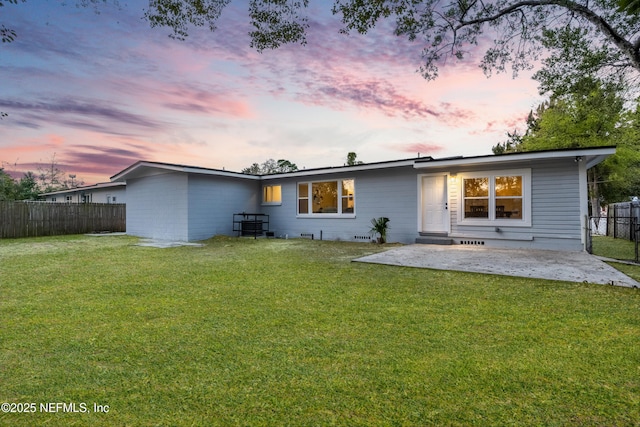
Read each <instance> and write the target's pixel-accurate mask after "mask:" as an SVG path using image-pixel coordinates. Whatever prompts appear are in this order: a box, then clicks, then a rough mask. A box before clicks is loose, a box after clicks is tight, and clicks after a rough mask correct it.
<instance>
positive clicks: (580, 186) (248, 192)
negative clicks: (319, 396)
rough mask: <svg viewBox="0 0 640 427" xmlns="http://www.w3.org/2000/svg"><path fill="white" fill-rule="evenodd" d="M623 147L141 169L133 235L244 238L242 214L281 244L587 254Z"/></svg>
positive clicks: (131, 182)
mask: <svg viewBox="0 0 640 427" xmlns="http://www.w3.org/2000/svg"><path fill="white" fill-rule="evenodd" d="M614 153H615V148H614V147H599V148H580V149H564V150H549V151H538V152H526V153H511V154H504V155H499V156H496V155H489V156H475V157H453V158H443V159H434V158H431V157H423V158H413V159H405V160H395V161H388V162H379V163H369V164H360V165H355V166H343V167H329V168H319V169H308V170H299V171H296V172H290V173H282V174H275V175H263V176H257V175H247V174H241V173H236V172H229V171H224V170H217V169H207V168H200V167H192V166H183V165H175V164H167V163H156V162H147V161H139V162H137V163H135V164H133V165H132V166H130V167H128V168H126V169H124V170H123V171H121V172H119V173H118V174H116V175H114V176H113V177H112V178H111V180H112V181H113V182H126V184H127V199H128V200H127V233H129V234H131V235H135V236H141V237H148V238H158V239H174V240H184V241H194V240H203V239H207V238H209V237H212V236H214V235H218V234H223V235H237V234H238V233H237V231H238V228H236V227H235V226H236V224H235V221H234V219H235V218H236V217H234V215H235V214H238V213H259V214H262V215H264V217H263V218H268V227H269V230H270V231H271V232H272V233H273V234H274V235H275V236H288V237H290V238H292V237H300V236H310V235H313V236H314V237H315V238H323V239H327V240H347V241H366V240H370V239H371V236H370V234H369V230H370V228H371V219H372V218H378V217H387V218H389V219H390V223H389V226H390V228H389V231H388V235H387V238H388V241H390V242H402V243H414V242H424V243H430V242H431V243H453V244H468V245H486V246H494V247H513V248H516V247H517V248H536V249H558V250H576V251H579V250H583V248H584V243H585V224H586V218H587V215H588V194H587V169H589V168H591V167H593V166H595V165H596V164H598V163H600V162H601V161H603V160H604V159H605V158H606V157H608V156H610V155H612V154H614Z"/></svg>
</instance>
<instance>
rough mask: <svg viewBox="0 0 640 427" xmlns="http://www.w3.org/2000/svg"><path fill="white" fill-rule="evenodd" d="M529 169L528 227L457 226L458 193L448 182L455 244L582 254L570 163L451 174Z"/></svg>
mask: <svg viewBox="0 0 640 427" xmlns="http://www.w3.org/2000/svg"><path fill="white" fill-rule="evenodd" d="M505 169H507V170H508V169H531V227H509V226H503V225H500V226H499V227H498V229H499V230H496V227H495V225H493V224H487V226H478V225H464V224H460V223H458V215H459V208H460V191H459V188H458V182H457V181H450V182H449V205H450V207H451V210H450V219H451V233H450V235H451V237H453V238H454V241H455V242H456V243H466V244H485V245H487V246H500V247H514V248H516V247H518V248H535V249H562V250H582V242H581V238H582V234H581V233H582V229H581V223H580V194H579V180H580V174H579V168H578V165H577V164H576V163H575V162H573V160H570V159H563V160H562V159H561V160H553V161H546V162H538V163H536V164H533V165H532V164H514V165H509V167H506V168H505V167H500V166H499V167H492V166H486V165H485V166H482V167H476V168H473V169H471V168H464V169H462V168H460V169H457V170H452V171H451V172H455V173H464V172H478V171H491V170H505Z"/></svg>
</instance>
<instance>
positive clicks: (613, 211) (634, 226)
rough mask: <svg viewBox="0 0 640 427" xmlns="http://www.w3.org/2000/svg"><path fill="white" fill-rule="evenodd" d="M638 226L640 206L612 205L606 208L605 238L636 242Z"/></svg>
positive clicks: (635, 204) (639, 222) (633, 204)
mask: <svg viewBox="0 0 640 427" xmlns="http://www.w3.org/2000/svg"><path fill="white" fill-rule="evenodd" d="M638 225H640V204H638V203H614V204H611V205H609V206H608V208H607V236H612V237H615V238H616V239H628V240H631V241H632V242H633V241H634V240H636V232H637V231H638Z"/></svg>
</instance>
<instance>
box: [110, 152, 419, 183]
mask: <svg viewBox="0 0 640 427" xmlns="http://www.w3.org/2000/svg"><path fill="white" fill-rule="evenodd" d="M417 159H432V157H422V158H413V159H403V160H387V161H384V162H374V163H363V164H359V165H353V166H333V167H323V168H314V169H302V170H298V171H293V172H285V173H277V174H269V175H254V174H246V173H242V172H231V171H225V170H220V169H210V168H202V167H198V166H188V165H179V164H172V163H162V162H149V161H145V160H140V161H138V162H136V163H134V164H133V165H131V166H129V167H128V168H126V169H124V170H122V171H120V172H118V173H117V174H115V175H113V176H112V177H111V181H123V180H126V176H127V175H129V174H131V173H132V172H133V171H135V170H136V169H139V168H142V167H148V168H154V169H162V170H168V171H173V172H185V173H198V174H204V175H216V176H230V177H234V178H246V179H253V180H268V179H275V178H282V177H285V176H293V177H296V176H308V175H320V174H324V173H333V172H337V171H347V172H349V171H360V170H370V169H381V168H387V167H389V168H390V167H400V166H413V165H414V163H415V161H416V160H417Z"/></svg>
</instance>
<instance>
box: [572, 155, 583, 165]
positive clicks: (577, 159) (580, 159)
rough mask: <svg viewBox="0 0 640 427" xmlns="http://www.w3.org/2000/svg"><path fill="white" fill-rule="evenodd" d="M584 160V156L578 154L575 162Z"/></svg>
mask: <svg viewBox="0 0 640 427" xmlns="http://www.w3.org/2000/svg"><path fill="white" fill-rule="evenodd" d="M581 161H582V156H576V158H575V160H574V162H576V163H578V162H581Z"/></svg>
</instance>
